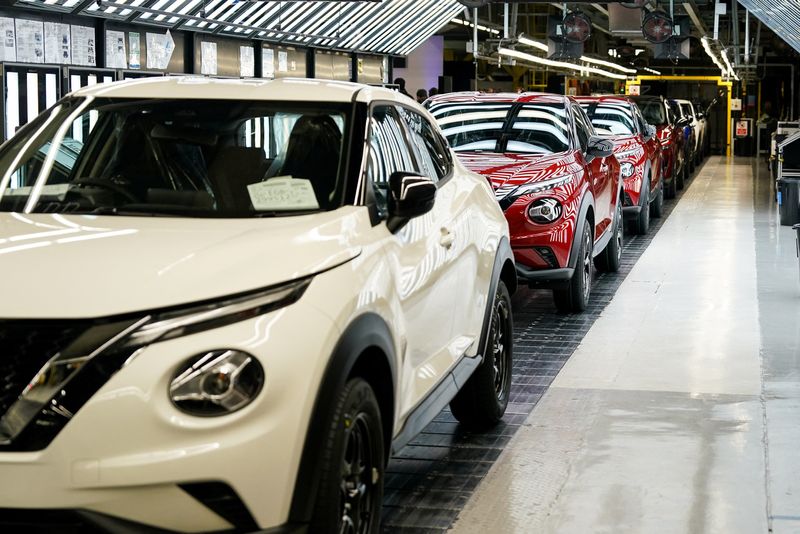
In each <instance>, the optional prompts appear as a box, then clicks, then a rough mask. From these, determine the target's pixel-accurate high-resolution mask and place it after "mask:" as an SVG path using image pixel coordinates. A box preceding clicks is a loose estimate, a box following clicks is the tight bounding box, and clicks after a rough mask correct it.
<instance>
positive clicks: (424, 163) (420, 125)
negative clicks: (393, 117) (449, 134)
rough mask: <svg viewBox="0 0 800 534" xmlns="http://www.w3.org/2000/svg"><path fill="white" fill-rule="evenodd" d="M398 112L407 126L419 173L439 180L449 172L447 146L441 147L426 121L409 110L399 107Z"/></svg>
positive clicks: (437, 137)
mask: <svg viewBox="0 0 800 534" xmlns="http://www.w3.org/2000/svg"><path fill="white" fill-rule="evenodd" d="M398 112H399V113H400V115H401V116H402V117H403V119H404V120H405V122H406V125H407V126H408V132H409V137H410V139H411V146H412V148H413V149H414V156H415V157H416V159H417V161H418V162H419V169H418V170H419V172H420V174H424V175H425V176H428V177H430V178H433V179H434V180H441V179H442V178H444V177H445V176H446V175H447V174H448V173H449V172H450V161H449V158H448V157H447V146H446V145H443V143H442V142H441V139H440V137H439V136H438V135H437V134H436V130H435V129H434V128H433V126H431V124H430V123H429V122H428V119H426V118H425V117H423V116H422V115H420V114H419V113H417V112H415V111H412V110H410V109H407V108H404V107H399V108H398Z"/></svg>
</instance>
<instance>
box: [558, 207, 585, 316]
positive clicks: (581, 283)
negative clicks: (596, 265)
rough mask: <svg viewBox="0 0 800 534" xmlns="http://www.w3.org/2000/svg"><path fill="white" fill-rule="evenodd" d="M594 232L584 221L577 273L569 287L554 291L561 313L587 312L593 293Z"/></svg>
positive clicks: (576, 267)
mask: <svg viewBox="0 0 800 534" xmlns="http://www.w3.org/2000/svg"><path fill="white" fill-rule="evenodd" d="M593 230H594V229H593V226H592V225H591V224H590V223H589V221H588V220H586V221H584V223H583V229H582V230H581V234H580V240H581V244H580V246H579V247H578V261H577V262H576V264H575V272H573V273H572V278H570V280H569V284H568V285H567V287H565V288H564V289H554V290H553V301H554V302H555V304H556V308H557V309H558V311H560V312H567V313H579V312H582V311H583V310H585V309H586V306H587V304H589V294H590V293H591V291H592V252H593V250H594V231H593Z"/></svg>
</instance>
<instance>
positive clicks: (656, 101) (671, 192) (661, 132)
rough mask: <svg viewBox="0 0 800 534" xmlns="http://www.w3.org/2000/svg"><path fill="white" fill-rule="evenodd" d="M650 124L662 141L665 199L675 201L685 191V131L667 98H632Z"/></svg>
mask: <svg viewBox="0 0 800 534" xmlns="http://www.w3.org/2000/svg"><path fill="white" fill-rule="evenodd" d="M631 99H632V100H633V101H634V102H636V104H637V105H638V106H639V109H640V110H641V111H642V116H643V117H644V120H645V121H647V122H648V124H652V125H653V126H655V127H656V136H657V137H658V140H659V141H661V176H662V177H663V179H664V195H665V196H666V197H667V198H674V197H675V192H676V190H677V189H683V184H684V172H688V167H686V166H685V165H684V148H683V143H684V138H683V128H681V127H680V126H679V125H678V117H676V116H675V114H674V113H673V112H672V110H671V109H670V106H669V103H667V101H666V99H665V98H664V97H663V96H650V95H646V96H645V95H643V96H632V97H631Z"/></svg>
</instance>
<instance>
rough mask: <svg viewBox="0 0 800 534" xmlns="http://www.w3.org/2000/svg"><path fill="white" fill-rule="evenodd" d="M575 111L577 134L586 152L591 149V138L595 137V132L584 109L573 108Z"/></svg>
mask: <svg viewBox="0 0 800 534" xmlns="http://www.w3.org/2000/svg"><path fill="white" fill-rule="evenodd" d="M573 111H574V114H575V132H576V133H577V135H578V142H579V143H580V145H581V149H582V150H583V151H584V152H585V151H586V150H587V149H588V148H589V138H590V137H591V136H592V135H594V132H593V131H592V127H591V125H590V124H589V119H588V118H586V114H585V113H584V112H583V109H582V108H581V107H580V106H573Z"/></svg>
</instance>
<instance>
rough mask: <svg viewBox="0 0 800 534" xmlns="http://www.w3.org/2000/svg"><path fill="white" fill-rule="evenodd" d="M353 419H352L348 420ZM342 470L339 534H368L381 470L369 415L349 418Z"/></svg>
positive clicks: (360, 414)
mask: <svg viewBox="0 0 800 534" xmlns="http://www.w3.org/2000/svg"><path fill="white" fill-rule="evenodd" d="M348 419H350V418H348ZM346 432H347V435H346V436H345V439H346V445H345V451H344V458H343V459H342V470H341V482H340V490H341V499H342V500H341V502H342V516H341V517H342V519H341V527H340V529H339V533H340V534H366V533H368V532H370V530H371V524H372V521H374V520H375V519H374V518H373V517H371V511H372V501H373V499H374V488H375V484H376V483H377V480H376V478H377V474H378V469H377V466H376V465H375V458H373V455H372V449H371V447H370V443H371V439H370V438H371V435H370V425H369V422H368V421H367V415H366V414H364V413H359V414H358V415H356V416H355V418H353V419H350V425H349V428H348V430H346Z"/></svg>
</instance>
